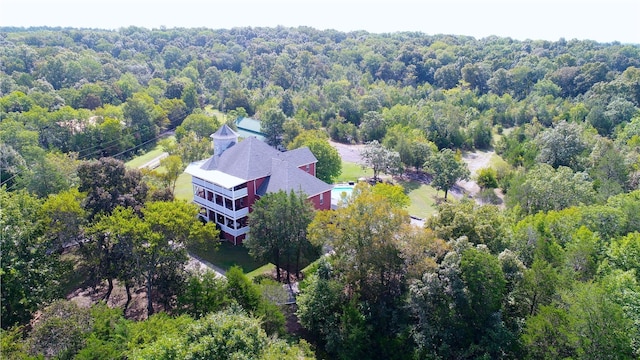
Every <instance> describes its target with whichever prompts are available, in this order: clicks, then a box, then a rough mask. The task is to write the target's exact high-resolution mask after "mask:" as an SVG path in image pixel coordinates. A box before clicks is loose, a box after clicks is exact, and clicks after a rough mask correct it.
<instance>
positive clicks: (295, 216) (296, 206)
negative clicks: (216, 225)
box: [244, 190, 317, 282]
mask: <svg viewBox="0 0 640 360" xmlns="http://www.w3.org/2000/svg"><path fill="white" fill-rule="evenodd" d="M252 210H253V211H252V212H251V213H250V214H249V224H250V225H251V230H250V237H249V238H248V239H247V240H246V241H245V243H244V246H245V247H247V249H249V253H250V254H251V256H253V257H255V258H256V259H260V260H264V261H269V262H272V263H273V264H274V265H276V277H277V280H278V281H280V278H281V277H280V269H281V268H283V269H285V270H286V273H287V282H289V278H290V276H289V272H290V271H293V272H294V273H295V274H296V276H299V273H300V269H301V268H302V266H303V261H304V260H305V259H308V260H312V259H310V258H312V257H314V255H317V250H316V249H315V248H314V247H313V246H311V244H310V243H309V241H308V240H307V226H308V225H309V223H311V220H312V219H313V212H314V211H313V206H312V205H311V203H310V202H308V201H307V199H306V195H305V194H297V193H295V192H294V191H293V190H292V191H291V192H290V193H289V194H287V193H286V192H284V191H279V192H277V193H269V194H266V195H265V196H263V197H261V198H260V200H258V201H256V203H255V204H254V205H253V209H252Z"/></svg>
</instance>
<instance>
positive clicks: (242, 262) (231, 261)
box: [189, 241, 268, 276]
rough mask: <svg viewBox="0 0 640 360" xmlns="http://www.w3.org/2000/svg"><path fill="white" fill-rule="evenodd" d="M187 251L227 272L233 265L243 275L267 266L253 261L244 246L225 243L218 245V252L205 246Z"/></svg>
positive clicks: (194, 246)
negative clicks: (239, 269) (238, 268)
mask: <svg viewBox="0 0 640 360" xmlns="http://www.w3.org/2000/svg"><path fill="white" fill-rule="evenodd" d="M189 251H190V252H192V253H193V254H194V255H196V256H197V257H199V258H201V259H203V260H206V261H208V262H210V263H212V264H214V265H216V266H219V267H221V268H223V269H224V270H229V268H231V267H232V266H234V265H237V266H240V267H241V268H242V271H244V272H245V274H247V273H252V272H254V271H256V270H257V269H259V268H262V267H264V266H265V265H268V264H265V263H263V262H259V261H256V260H254V259H253V258H252V257H251V255H249V251H248V250H247V249H246V248H245V247H244V246H241V245H239V246H234V245H233V244H231V243H229V242H226V241H223V242H221V243H220V246H219V247H218V250H212V249H211V248H210V247H208V246H206V245H205V244H197V245H192V246H190V247H189ZM254 276H255V275H254Z"/></svg>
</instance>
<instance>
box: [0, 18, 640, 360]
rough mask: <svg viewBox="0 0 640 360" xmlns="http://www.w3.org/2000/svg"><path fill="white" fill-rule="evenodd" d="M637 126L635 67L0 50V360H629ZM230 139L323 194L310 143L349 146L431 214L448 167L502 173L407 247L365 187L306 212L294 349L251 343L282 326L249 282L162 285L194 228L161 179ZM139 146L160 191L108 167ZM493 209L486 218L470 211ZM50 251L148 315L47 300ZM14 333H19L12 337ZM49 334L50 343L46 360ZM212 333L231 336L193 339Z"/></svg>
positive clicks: (462, 58)
mask: <svg viewBox="0 0 640 360" xmlns="http://www.w3.org/2000/svg"><path fill="white" fill-rule="evenodd" d="M639 109H640V45H638V44H635V45H634V44H621V43H617V42H612V43H598V42H595V41H589V40H565V39H560V40H559V41H545V40H525V41H518V40H513V39H510V38H504V37H496V36H491V37H486V38H481V39H476V38H473V37H468V36H456V35H427V34H423V33H417V32H397V33H389V34H373V33H368V32H365V31H354V32H339V31H335V30H316V29H313V28H309V27H298V28H284V27H276V28H251V27H245V28H233V29H219V30H213V29H206V28H194V29H165V28H162V29H154V30H149V29H145V28H140V27H133V26H132V27H127V28H121V29H119V30H98V29H73V28H29V29H17V28H0V203H1V205H2V210H3V211H2V212H0V225H1V226H0V231H1V232H2V233H1V234H0V235H1V236H0V240H1V241H2V243H1V246H2V252H1V254H2V261H1V264H2V269H1V271H2V272H1V273H0V274H1V275H2V284H3V286H2V328H3V329H4V330H2V331H3V333H2V350H3V352H6V351H10V353H11V354H14V356H15V357H20V354H23V355H24V354H30V355H33V356H38V355H42V356H49V355H50V354H55V356H68V357H72V356H76V355H77V356H78V357H79V358H82V356H85V357H88V356H89V355H90V354H91V352H92V351H93V350H92V349H102V350H104V351H105V354H107V353H109V354H115V355H114V356H116V357H117V356H127V355H131V354H133V356H132V357H134V358H136V357H139V358H146V357H148V356H147V355H149V354H151V353H154V354H162V356H165V357H169V356H170V355H171V354H172V353H171V352H172V351H176V353H175V354H178V355H175V354H174V355H175V356H180V355H182V356H200V355H201V354H202V353H201V352H200V350H202V351H209V352H210V354H213V353H216V354H218V353H224V352H225V351H226V352H228V353H233V354H236V351H237V356H239V357H240V356H245V357H251V358H287V357H286V356H285V355H288V357H291V358H307V357H312V356H313V354H312V352H313V351H312V349H313V350H315V351H316V352H317V353H318V354H319V355H318V356H325V355H326V356H328V357H331V358H356V357H360V358H385V359H394V358H407V357H414V358H426V359H438V358H458V359H472V358H526V359H544V358H580V359H583V358H584V359H590V358H593V359H602V358H616V359H628V358H638V356H640V345H639V344H640V327H639V325H638V324H640V317H639V315H638V314H640V303H639V301H638V299H640V285H639V281H640V278H639V274H640V267H639V266H640V265H639V261H638V254H640V241H639V236H638V233H639V232H640V217H639V216H640V215H639V214H640V211H639V210H640V205H639V204H640V193H639V191H640V190H639V189H640V111H639ZM238 117H253V118H255V119H257V120H259V121H261V124H262V126H263V130H264V132H265V134H266V135H267V136H266V139H267V141H268V142H269V143H270V144H273V145H278V146H281V148H290V149H293V148H298V147H300V146H308V147H309V148H310V149H311V150H312V152H314V153H315V154H316V157H317V158H318V160H319V162H321V163H319V164H318V175H319V176H322V178H323V179H326V180H333V179H335V178H336V177H337V176H338V175H339V174H340V166H339V165H340V159H339V158H338V156H337V155H336V152H335V151H334V150H333V148H332V147H331V146H330V145H329V142H328V139H331V140H333V141H336V142H342V143H346V144H366V145H365V146H364V147H363V148H365V149H368V151H366V152H365V153H364V157H365V158H367V159H368V161H369V165H370V166H371V167H372V168H374V169H373V170H374V171H373V173H374V174H375V177H376V178H377V177H378V175H379V173H380V172H382V173H387V174H390V175H397V176H406V175H411V174H413V175H415V174H418V175H425V176H427V177H428V178H430V179H433V180H432V181H434V182H433V183H432V185H433V186H435V187H436V188H437V189H439V190H441V191H444V194H445V200H448V199H447V197H446V195H447V194H449V193H448V191H449V189H450V188H451V187H452V186H454V185H455V183H456V182H457V181H459V180H460V179H465V178H470V176H469V175H470V174H469V172H468V171H467V169H466V167H465V168H461V167H460V166H462V163H461V162H460V158H461V154H463V153H466V152H473V151H476V150H480V151H487V150H494V151H495V152H496V154H497V155H499V156H500V157H501V158H502V159H504V163H505V164H504V165H503V166H501V167H497V168H492V169H489V168H487V169H482V171H480V172H479V174H480V175H479V176H478V177H477V178H475V179H471V180H473V181H477V182H478V183H479V184H480V186H481V187H482V194H487V197H486V199H488V200H486V201H485V200H483V199H484V198H482V199H480V201H478V202H476V201H475V199H455V200H452V201H443V202H442V203H441V204H440V205H439V206H438V209H437V210H438V213H437V214H436V215H435V216H433V217H431V218H430V219H429V220H427V221H426V224H425V227H424V228H421V227H415V226H411V225H409V224H408V221H409V217H408V213H407V211H406V209H405V208H406V201H393V199H392V197H393V196H392V195H393V193H392V191H391V190H389V189H387V190H385V188H384V186H385V185H383V186H381V187H377V188H376V187H375V186H371V187H369V186H367V185H366V184H362V185H359V187H358V188H356V190H355V191H354V197H353V198H351V199H349V200H348V201H347V200H345V202H344V203H343V205H344V206H343V207H342V208H340V209H338V210H337V211H334V212H317V213H312V212H311V211H309V214H307V215H309V216H308V217H305V224H310V225H309V227H307V228H306V232H307V233H306V234H304V235H305V236H308V239H309V241H310V242H311V244H312V245H313V247H314V249H315V248H318V249H319V248H321V247H322V246H324V248H327V246H328V247H329V248H330V249H333V250H334V251H336V250H337V252H336V253H335V254H334V255H332V256H322V257H321V258H320V260H318V261H316V262H314V263H313V264H312V265H311V266H309V267H308V268H307V269H306V270H303V271H302V275H301V276H302V277H304V280H303V281H302V282H301V283H300V288H301V293H300V295H299V297H298V305H299V307H298V310H297V313H296V314H295V315H296V316H297V319H298V321H299V325H300V326H302V328H304V329H305V331H306V333H305V339H306V340H308V341H309V343H307V342H306V341H301V342H298V341H297V338H296V341H293V342H287V341H285V340H278V339H276V338H275V337H274V336H275V335H274V334H280V335H282V334H283V333H284V324H285V320H284V315H283V314H282V312H281V310H280V308H279V307H278V306H277V305H276V304H275V303H273V302H270V301H269V300H268V299H267V297H266V296H265V295H264V292H263V293H261V291H263V290H261V289H266V288H269V286H271V288H272V289H273V288H274V286H272V285H273V284H270V283H269V282H268V281H267V280H268V279H267V280H264V279H262V280H260V279H258V280H256V281H255V282H253V281H251V280H250V279H248V278H246V277H245V276H244V274H242V271H241V270H239V269H234V270H231V271H229V273H227V275H228V277H227V280H225V281H222V280H220V281H218V280H219V279H218V280H216V278H215V277H214V276H213V275H211V274H208V275H202V274H195V275H194V274H191V273H188V272H187V271H186V270H185V263H186V260H187V256H186V255H187V253H186V248H185V247H186V246H187V245H188V244H189V243H191V242H196V241H198V240H200V241H204V240H203V239H209V240H210V239H211V238H213V237H215V236H216V235H217V230H215V229H213V227H212V226H211V227H210V226H201V225H202V224H200V223H199V222H198V221H197V220H196V216H197V213H198V209H197V208H196V207H195V206H192V205H187V204H185V203H180V202H174V192H175V189H176V186H175V184H176V180H177V177H178V176H179V175H180V174H181V173H182V171H183V169H184V167H185V166H186V165H187V164H189V163H190V162H192V161H196V160H200V159H204V158H206V157H208V156H209V155H210V153H211V143H210V139H209V135H210V134H211V133H212V132H214V131H216V130H217V129H218V128H219V127H220V126H221V125H222V124H224V123H228V124H229V125H231V126H233V123H234V120H236V119H237V118H238ZM172 131H174V132H172ZM167 133H171V134H174V135H175V136H174V137H173V138H172V139H163V140H161V139H162V138H163V137H164V136H165V135H166V134H167ZM158 143H160V145H161V146H162V148H163V150H164V151H166V152H168V153H169V156H168V157H167V158H166V159H164V160H163V161H162V163H161V165H162V167H163V168H165V169H166V171H165V172H163V173H157V172H156V173H154V172H151V171H139V170H137V169H128V168H126V167H125V165H124V163H123V161H124V160H128V159H131V158H133V157H134V156H136V155H139V154H142V153H144V152H146V151H148V150H149V149H151V148H152V147H154V146H156V145H157V144H158ZM374 150H375V151H374ZM373 160H376V161H373ZM378 160H379V161H378ZM434 173H438V175H439V176H438V177H434V176H433V175H434ZM376 186H378V185H376ZM393 189H395V188H393ZM494 189H495V190H494ZM396 190H397V189H396ZM497 191H499V192H500V193H501V195H504V196H505V201H504V203H500V202H499V201H496V204H488V203H491V202H492V201H493V200H495V198H496V197H497V195H495V194H496V193H497ZM402 195H404V194H402ZM395 198H396V199H398V197H395ZM449 198H451V197H449ZM283 204H284V203H283ZM499 205H500V206H499ZM283 206H284V205H283ZM265 211H266V212H267V213H265V214H264V215H265V218H266V219H269V216H270V215H272V214H268V209H266V210H265ZM305 214H306V212H305ZM305 216H306V215H305ZM312 218H313V219H312ZM167 219H171V220H172V221H165V220H167ZM254 220H255V219H254ZM307 220H308V221H307ZM168 224H173V225H172V226H170V225H168ZM178 225H180V226H178ZM347 225H348V226H347ZM302 227H304V226H301V228H300V229H298V228H296V229H298V230H297V231H298V232H299V233H300V235H302V234H303V233H304V229H302ZM167 234H170V238H169V236H167ZM300 239H302V237H300ZM305 239H306V237H305ZM305 241H306V240H305ZM215 244H217V241H216V242H215ZM70 248H74V249H78V250H77V253H76V254H74V255H75V256H77V257H78V258H82V259H83V260H82V261H85V262H86V263H87V264H90V265H92V266H93V268H92V272H91V274H90V275H91V276H90V279H88V280H87V281H88V282H90V283H91V282H92V284H95V283H97V282H107V283H108V284H109V285H108V286H109V287H110V288H112V286H113V284H112V283H113V282H114V281H116V282H120V283H122V284H124V286H125V287H126V291H127V296H130V290H136V289H141V291H147V295H148V297H147V300H148V303H147V313H148V314H149V315H151V314H153V313H154V312H155V309H156V308H157V309H158V310H159V309H160V308H162V309H163V310H165V311H166V314H165V313H160V314H156V315H153V316H151V317H150V318H149V320H147V321H144V322H132V321H131V320H130V319H125V318H124V317H123V316H122V315H121V312H119V311H117V312H112V311H111V310H109V309H107V308H106V307H103V306H101V305H94V307H93V308H91V309H80V308H78V307H77V306H75V305H72V304H70V303H65V302H64V301H62V302H61V301H60V300H59V299H61V298H63V297H64V295H66V294H64V291H65V290H67V289H65V288H64V285H65V284H66V281H67V278H68V277H69V274H70V273H72V268H73V266H76V265H77V263H76V264H74V263H73V261H70V259H69V257H68V256H67V257H65V256H62V254H63V253H65V252H67V251H68V249H70ZM272 250H274V249H270V251H271V253H275V252H274V251H272ZM275 250H278V249H275ZM280 250H281V249H280ZM254 252H256V251H254ZM310 253H313V254H316V253H315V250H314V251H312V252H310ZM64 255H67V254H66V253H65V254H64ZM265 257H266V256H265ZM309 257H311V255H310V256H309ZM72 259H75V258H72ZM127 259H129V260H127ZM130 259H133V260H130ZM134 260H135V261H134ZM309 260H310V261H311V260H313V259H309ZM123 263H126V264H136V266H133V265H131V266H120V264H123ZM295 269H296V271H295V272H296V273H297V272H298V271H297V270H298V267H297V266H296V268H295ZM288 275H289V274H287V279H288V278H289V276H288ZM296 275H297V274H296ZM275 288H278V286H275ZM145 289H146V290H145ZM109 291H110V290H109ZM109 294H110V292H109ZM152 295H153V296H152ZM108 298H109V296H106V297H105V299H106V300H108ZM57 299H58V300H57ZM202 299H206V301H204V300H202ZM128 300H129V299H128ZM127 305H128V303H127ZM159 305H162V306H159ZM125 310H126V309H125ZM36 311H43V314H44V317H43V318H42V321H41V322H40V323H39V325H37V326H35V327H33V328H32V329H28V328H25V327H21V326H25V325H27V324H29V321H30V319H31V317H32V314H34V313H35V312H36ZM60 313H63V314H70V315H69V316H68V317H67V318H62V319H61V316H60V315H59V314H60ZM167 314H168V315H167ZM289 315H292V316H293V314H289ZM14 326H15V327H14ZM237 327H244V328H246V329H249V330H250V331H249V332H246V333H244V334H241V333H238V332H234V329H235V328H237ZM49 328H53V329H57V330H60V333H61V334H63V335H65V337H64V340H65V341H66V342H58V343H55V341H54V343H53V344H49V343H47V342H46V341H45V340H47V339H46V335H47V334H48V332H47V331H48V330H47V329H49ZM154 329H155V330H154ZM159 329H160V330H159ZM162 329H165V330H166V331H163V330H162ZM62 330H64V331H62ZM161 331H163V332H161ZM225 331H226V332H227V334H231V335H233V336H231V335H230V336H229V337H226V338H223V337H221V336H218V337H211V338H207V336H209V335H211V334H213V333H216V334H221V333H222V332H225ZM296 336H297V335H296ZM121 338H126V339H128V340H129V341H128V342H122V341H120V342H119V341H118V340H116V339H121ZM14 340H15V341H14ZM227 340H228V341H227ZM236 340H237V341H236ZM38 344H41V345H42V346H43V347H42V348H39V347H38V346H36V345H38ZM135 344H138V345H139V346H136V345H135ZM194 344H195V345H194ZM233 344H248V345H247V346H243V347H242V348H241V349H237V348H233V349H231V347H232V345H233ZM48 345H51V347H48V348H44V346H48ZM225 349H227V350H225ZM228 349H231V350H232V351H231V350H228ZM107 350H108V352H106V351H107ZM187 354H192V355H187ZM196 354H198V355H196ZM25 356H26V355H25ZM158 356H160V355H158ZM202 356H204V355H202ZM234 356H235V355H234Z"/></svg>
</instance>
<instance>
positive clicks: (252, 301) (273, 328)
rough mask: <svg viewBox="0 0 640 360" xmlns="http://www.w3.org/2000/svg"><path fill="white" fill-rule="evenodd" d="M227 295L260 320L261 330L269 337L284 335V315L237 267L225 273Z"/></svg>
mask: <svg viewBox="0 0 640 360" xmlns="http://www.w3.org/2000/svg"><path fill="white" fill-rule="evenodd" d="M226 277H227V294H228V297H229V298H230V299H233V300H235V301H236V302H237V303H238V304H239V305H240V306H241V307H242V308H243V309H244V310H245V311H247V312H248V313H249V314H252V315H253V316H256V317H260V318H262V328H263V329H264V330H265V331H266V332H267V333H268V334H270V335H273V334H281V335H282V334H284V323H285V319H284V314H283V313H282V310H281V309H280V308H278V306H277V305H276V304H274V303H273V302H271V301H270V300H269V299H267V298H266V297H264V296H263V294H262V293H261V290H260V286H259V285H257V284H254V283H253V282H251V280H249V278H247V276H246V275H245V274H244V273H243V272H242V269H241V268H240V267H238V266H233V267H231V269H229V271H227V273H226Z"/></svg>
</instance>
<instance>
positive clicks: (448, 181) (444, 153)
mask: <svg viewBox="0 0 640 360" xmlns="http://www.w3.org/2000/svg"><path fill="white" fill-rule="evenodd" d="M425 167H426V168H427V169H428V170H429V172H430V173H431V174H432V175H433V180H431V185H432V186H433V187H435V188H436V189H438V190H442V191H444V200H445V201H446V200H447V194H448V193H449V189H451V188H452V187H453V185H455V183H456V182H458V181H459V180H463V179H467V178H469V168H467V165H466V164H465V163H464V162H462V161H461V160H460V159H458V158H457V156H456V154H455V153H454V152H453V150H451V149H442V150H440V152H439V153H437V154H434V155H433V156H432V157H431V158H430V159H429V160H428V161H427V162H426V164H425Z"/></svg>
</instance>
